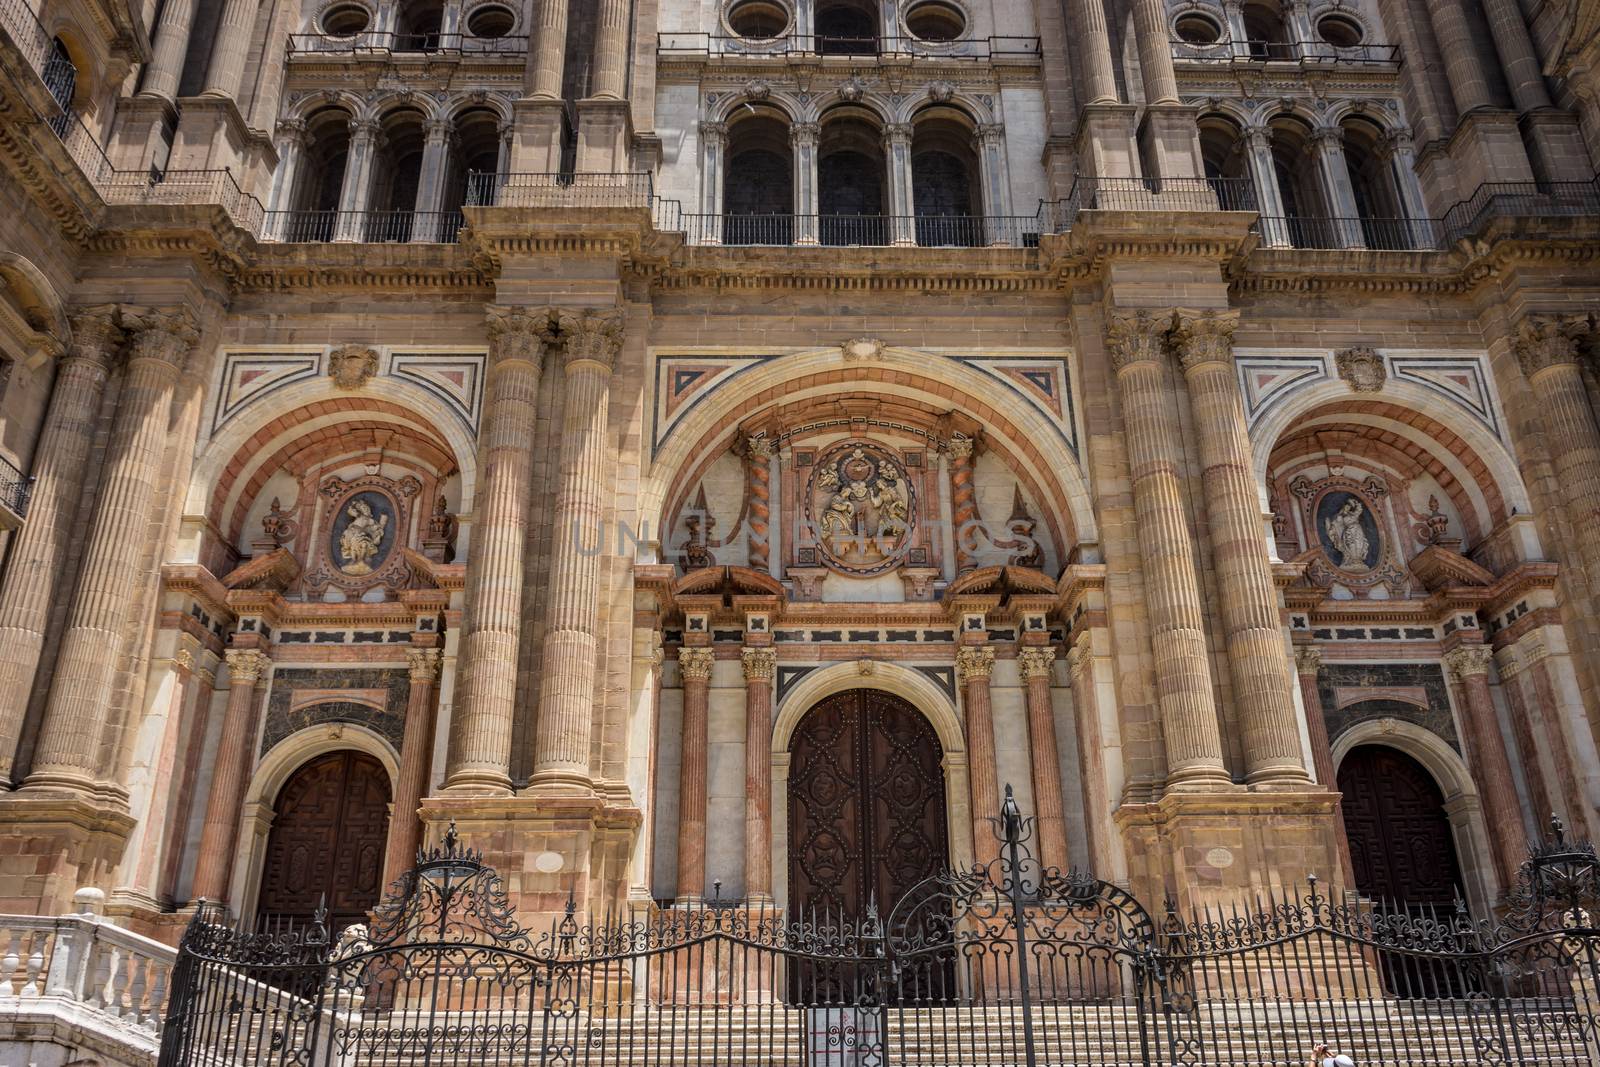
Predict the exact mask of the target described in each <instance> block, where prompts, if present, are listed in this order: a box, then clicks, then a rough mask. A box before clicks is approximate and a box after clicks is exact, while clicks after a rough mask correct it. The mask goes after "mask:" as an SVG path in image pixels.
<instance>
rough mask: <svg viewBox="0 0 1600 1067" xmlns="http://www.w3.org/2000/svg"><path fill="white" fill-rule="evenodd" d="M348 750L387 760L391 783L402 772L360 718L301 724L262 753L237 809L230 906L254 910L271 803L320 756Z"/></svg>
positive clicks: (382, 741)
mask: <svg viewBox="0 0 1600 1067" xmlns="http://www.w3.org/2000/svg"><path fill="white" fill-rule="evenodd" d="M343 750H350V751H354V752H360V753H362V754H364V755H367V756H371V757H372V758H374V759H376V760H377V761H378V763H379V764H381V765H382V766H383V769H384V773H386V774H387V775H388V776H389V782H390V783H391V785H392V784H393V783H394V781H395V779H396V776H397V775H398V774H399V773H400V754H399V753H398V752H396V751H395V750H394V748H393V746H391V745H390V744H389V742H388V741H386V740H385V739H384V738H383V737H381V736H380V735H379V734H378V733H377V732H375V731H373V730H370V729H368V728H367V727H365V726H361V725H358V724H356V723H323V724H321V725H319V726H313V727H310V728H308V729H305V730H298V731H296V732H295V733H293V734H290V735H289V736H288V737H286V738H284V739H283V741H281V742H279V743H278V744H276V745H274V746H273V747H272V749H271V750H270V751H269V752H267V753H266V755H264V756H263V757H262V758H261V762H260V763H259V764H258V765H257V766H256V769H255V772H254V773H253V774H252V775H251V776H250V784H249V785H248V786H247V787H246V788H245V799H244V805H243V807H242V808H241V809H240V811H239V833H238V835H237V840H238V842H239V844H238V846H237V849H236V851H235V853H234V861H233V880H232V882H231V883H229V884H230V885H231V886H232V889H231V891H230V893H229V897H230V899H229V901H228V905H229V908H230V909H231V910H232V912H233V914H235V915H254V914H255V909H256V900H257V894H258V893H259V891H260V888H261V865H262V862H263V860H264V859H265V857H266V848H267V835H268V834H269V833H270V832H271V831H272V812H273V805H274V804H275V803H276V801H277V798H278V793H279V792H280V791H281V790H282V789H283V787H284V784H285V783H287V782H288V781H289V779H290V778H291V777H292V776H293V775H294V773H295V772H296V771H297V770H299V769H300V768H301V767H303V766H305V765H306V764H307V763H309V762H310V761H311V760H314V759H316V758H317V757H318V756H324V755H327V754H328V753H330V752H339V751H343Z"/></svg>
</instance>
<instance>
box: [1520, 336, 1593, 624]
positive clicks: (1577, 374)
mask: <svg viewBox="0 0 1600 1067" xmlns="http://www.w3.org/2000/svg"><path fill="white" fill-rule="evenodd" d="M1579 326H1580V323H1579V322H1571V321H1566V320H1563V319H1559V318H1556V317H1553V316H1545V315H1537V316H1529V317H1528V319H1527V320H1526V321H1524V322H1523V324H1522V331H1521V334H1520V335H1519V337H1518V339H1517V346H1516V350H1517V359H1518V361H1519V362H1520V363H1521V364H1522V373H1523V374H1525V375H1527V376H1528V383H1529V385H1531V386H1532V387H1533V396H1534V400H1535V403H1536V407H1537V409H1538V412H1539V417H1540V419H1541V420H1542V421H1543V423H1544V431H1545V447H1546V449H1547V450H1548V451H1549V453H1550V458H1551V461H1552V462H1553V463H1554V464H1555V468H1556V481H1557V483H1558V484H1559V485H1560V486H1561V495H1562V499H1563V503H1564V504H1565V506H1566V508H1567V516H1568V520H1569V522H1568V524H1569V527H1570V529H1571V534H1572V538H1573V540H1574V542H1575V544H1573V546H1572V547H1573V549H1574V555H1576V557H1577V563H1578V566H1579V569H1580V570H1581V571H1582V573H1583V575H1584V577H1585V580H1586V581H1587V584H1588V587H1589V592H1590V595H1591V596H1593V597H1600V522H1597V521H1595V520H1596V516H1600V426H1597V425H1596V423H1595V414H1594V408H1593V407H1591V406H1590V404H1589V396H1588V393H1587V391H1586V390H1585V388H1584V383H1583V371H1582V370H1581V369H1580V368H1579V366H1578V344H1577V339H1576V337H1575V336H1574V335H1575V332H1576V330H1577V329H1578V328H1579Z"/></svg>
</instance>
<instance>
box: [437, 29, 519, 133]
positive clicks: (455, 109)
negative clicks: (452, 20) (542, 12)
mask: <svg viewBox="0 0 1600 1067" xmlns="http://www.w3.org/2000/svg"><path fill="white" fill-rule="evenodd" d="M484 3H493V4H494V5H495V6H496V7H506V6H507V5H505V4H503V3H500V2H499V0H484ZM476 6H480V7H481V6H482V5H481V4H479V5H476ZM519 10H520V9H519ZM437 108H438V117H439V118H441V119H443V120H444V121H446V122H450V123H454V122H455V121H456V119H458V118H460V117H461V115H462V113H463V112H467V111H471V110H473V109H474V108H487V109H489V110H490V111H493V112H494V113H495V114H496V115H498V116H499V117H500V121H502V122H510V121H511V120H512V114H511V101H509V100H507V99H506V98H505V97H503V96H501V95H500V94H499V93H484V94H482V98H481V99H479V95H478V94H477V93H452V94H451V95H450V96H448V97H446V98H445V100H444V102H443V103H441V104H438V105H437Z"/></svg>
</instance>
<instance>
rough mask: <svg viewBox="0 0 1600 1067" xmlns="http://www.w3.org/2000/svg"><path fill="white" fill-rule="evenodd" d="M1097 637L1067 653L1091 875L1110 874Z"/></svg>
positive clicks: (1081, 642) (1107, 807) (1107, 801)
mask: <svg viewBox="0 0 1600 1067" xmlns="http://www.w3.org/2000/svg"><path fill="white" fill-rule="evenodd" d="M1093 640H1094V639H1093V636H1092V635H1089V636H1085V637H1083V638H1082V639H1080V640H1079V641H1078V643H1077V644H1075V645H1073V646H1072V647H1071V648H1069V649H1067V672H1068V674H1069V675H1070V676H1071V679H1072V718H1073V726H1074V727H1075V729H1076V731H1077V738H1078V775H1079V779H1080V780H1081V782H1082V785H1083V815H1084V817H1083V829H1084V834H1085V835H1086V837H1087V841H1086V842H1085V844H1086V845H1087V848H1086V849H1085V851H1086V852H1087V853H1088V855H1089V869H1090V870H1091V871H1110V869H1111V866H1110V864H1111V857H1110V856H1109V855H1108V854H1107V853H1108V850H1109V848H1110V841H1109V840H1108V838H1110V837H1112V836H1113V835H1112V834H1111V833H1109V832H1108V830H1109V828H1110V815H1111V808H1112V803H1111V798H1110V796H1109V795H1108V793H1109V790H1108V788H1107V786H1106V771H1105V759H1104V755H1103V753H1102V751H1101V745H1102V743H1103V742H1102V735H1101V733H1100V700H1099V696H1098V694H1097V693H1096V692H1095V679H1094V648H1093Z"/></svg>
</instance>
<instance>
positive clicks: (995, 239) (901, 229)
mask: <svg viewBox="0 0 1600 1067" xmlns="http://www.w3.org/2000/svg"><path fill="white" fill-rule="evenodd" d="M653 215H654V224H655V227H656V228H657V229H659V230H662V231H664V232H671V233H682V234H683V235H684V240H685V241H686V242H687V243H688V244H691V245H762V246H788V245H826V246H831V247H847V246H852V245H854V246H862V247H888V246H891V245H905V246H916V247H921V248H984V247H990V246H993V247H1000V248H1032V247H1035V246H1037V245H1038V243H1039V234H1040V232H1041V230H1042V228H1043V227H1042V223H1041V216H1039V215H796V214H791V213H783V214H769V215H739V214H728V215H708V214H692V213H687V212H684V211H683V210H682V205H681V204H680V203H679V202H678V201H675V200H657V201H656V203H655V205H654V211H653Z"/></svg>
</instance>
